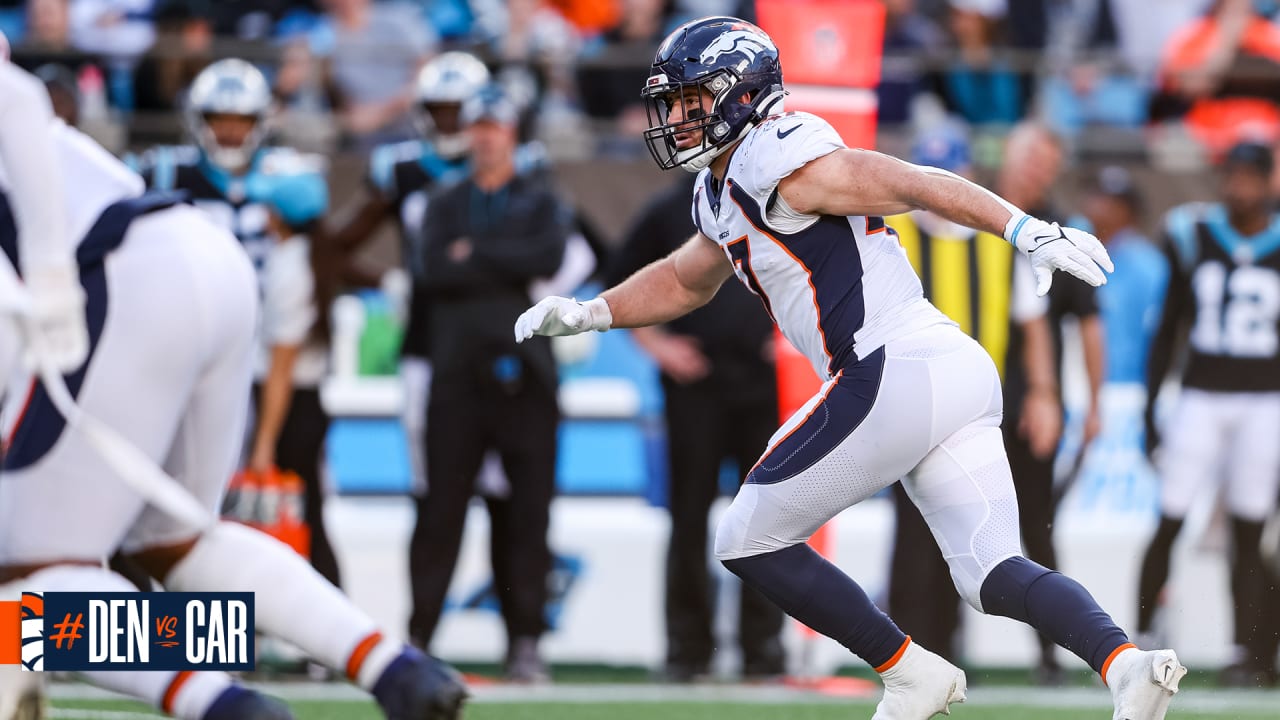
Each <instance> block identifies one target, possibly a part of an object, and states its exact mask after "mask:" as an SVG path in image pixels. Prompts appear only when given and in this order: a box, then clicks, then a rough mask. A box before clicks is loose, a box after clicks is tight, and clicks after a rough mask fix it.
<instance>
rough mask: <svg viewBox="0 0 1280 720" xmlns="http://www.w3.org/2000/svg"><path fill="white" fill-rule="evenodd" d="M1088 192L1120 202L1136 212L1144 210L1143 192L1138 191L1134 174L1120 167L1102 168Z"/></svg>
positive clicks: (1109, 166)
mask: <svg viewBox="0 0 1280 720" xmlns="http://www.w3.org/2000/svg"><path fill="white" fill-rule="evenodd" d="M1088 190H1089V192H1090V193H1093V194H1097V195H1102V196H1104V197H1109V198H1115V199H1117V200H1120V201H1121V202H1123V203H1124V204H1125V205H1128V206H1129V209H1130V210H1133V211H1134V212H1138V211H1140V210H1141V209H1142V192H1141V191H1140V190H1139V189H1138V183H1137V181H1136V180H1134V178H1133V174H1132V173H1130V172H1129V171H1128V170H1126V169H1125V168H1123V167H1120V166H1119V165H1107V166H1105V167H1102V168H1100V169H1099V170H1098V172H1097V173H1096V174H1095V175H1094V176H1093V177H1092V178H1091V180H1090V182H1089V186H1088Z"/></svg>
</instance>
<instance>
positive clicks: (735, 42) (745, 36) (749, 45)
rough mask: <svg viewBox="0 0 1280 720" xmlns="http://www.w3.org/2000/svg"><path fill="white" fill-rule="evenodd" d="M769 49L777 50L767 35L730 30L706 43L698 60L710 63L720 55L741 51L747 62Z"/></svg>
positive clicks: (706, 63)
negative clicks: (713, 40) (705, 47)
mask: <svg viewBox="0 0 1280 720" xmlns="http://www.w3.org/2000/svg"><path fill="white" fill-rule="evenodd" d="M770 50H772V51H773V52H777V51H778V48H776V47H774V45H773V41H772V40H770V39H769V36H768V35H765V34H764V33H762V32H757V31H752V30H730V31H729V32H726V33H724V34H722V35H720V36H719V37H717V38H716V39H715V42H713V43H711V44H710V45H708V46H707V49H706V50H703V51H702V54H701V55H699V56H698V62H700V63H702V64H703V65H710V64H712V63H714V62H715V61H716V60H718V59H719V58H720V56H721V55H728V54H729V53H741V54H743V55H746V56H747V62H754V61H755V59H756V56H757V55H759V54H760V53H762V52H767V51H770Z"/></svg>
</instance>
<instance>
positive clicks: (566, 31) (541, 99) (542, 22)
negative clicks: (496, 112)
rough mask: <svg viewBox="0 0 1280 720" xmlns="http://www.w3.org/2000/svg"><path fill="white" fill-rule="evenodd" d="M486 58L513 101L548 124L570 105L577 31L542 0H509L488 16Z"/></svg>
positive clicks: (578, 44) (579, 41)
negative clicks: (493, 64) (520, 98)
mask: <svg viewBox="0 0 1280 720" xmlns="http://www.w3.org/2000/svg"><path fill="white" fill-rule="evenodd" d="M482 32H483V35H484V38H485V42H486V44H487V45H488V46H489V53H490V55H491V56H492V57H493V58H495V59H496V60H497V62H498V64H499V65H500V69H499V71H498V75H499V82H500V83H502V84H503V85H504V86H507V87H508V92H510V93H511V94H512V97H513V99H516V98H515V93H514V92H512V90H513V89H515V90H517V91H518V92H520V93H521V94H523V95H526V96H527V97H528V98H529V99H528V101H527V103H520V104H521V105H525V107H526V108H528V109H531V110H533V111H534V112H536V113H538V114H540V115H542V116H543V117H542V121H544V122H548V121H550V122H554V121H555V120H556V119H557V118H558V117H562V116H563V113H564V112H567V111H568V110H569V108H570V107H572V106H573V104H574V102H575V99H576V92H575V90H574V77H573V71H574V63H575V61H576V60H577V57H578V53H579V52H580V50H581V47H582V38H581V36H580V35H579V31H578V29H577V28H576V27H575V26H574V25H573V24H572V23H570V22H569V21H568V20H566V19H565V17H564V15H562V14H561V13H560V12H559V11H558V10H557V9H556V8H555V6H553V5H552V4H551V3H550V2H549V1H548V0H509V2H507V3H506V5H505V7H501V8H499V9H497V10H496V11H492V12H489V13H488V14H487V15H486V17H485V21H484V24H483V27H482Z"/></svg>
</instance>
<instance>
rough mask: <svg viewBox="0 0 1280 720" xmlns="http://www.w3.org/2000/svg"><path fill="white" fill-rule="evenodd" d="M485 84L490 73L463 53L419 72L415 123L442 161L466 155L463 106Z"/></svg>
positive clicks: (442, 57) (447, 56)
mask: <svg viewBox="0 0 1280 720" xmlns="http://www.w3.org/2000/svg"><path fill="white" fill-rule="evenodd" d="M488 83H489V69H488V68H487V67H485V65H484V63H483V62H481V61H480V59H479V58H477V57H476V56H474V55H471V54H470V53H465V52H457V51H453V52H447V53H443V54H441V55H439V56H437V57H436V58H435V59H433V60H432V61H431V62H429V63H427V64H426V65H424V66H423V68H422V70H420V71H419V72H418V80H417V82H416V83H415V86H414V99H415V101H416V102H417V110H416V112H414V119H415V121H416V123H417V125H418V129H419V130H420V131H421V132H422V135H423V137H425V138H426V139H427V140H429V141H431V143H432V144H433V145H434V146H435V149H436V152H437V153H439V154H440V156H441V157H443V158H446V159H450V160H452V159H455V158H458V157H461V156H462V155H464V154H465V153H466V152H467V137H466V134H465V133H463V132H462V126H461V123H460V122H459V113H460V112H461V109H462V103H463V102H465V101H466V100H467V99H468V98H470V97H472V96H473V95H475V94H476V93H477V92H479V91H480V89H481V88H483V87H484V86H485V85H487V84H488Z"/></svg>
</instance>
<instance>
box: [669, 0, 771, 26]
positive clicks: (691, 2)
mask: <svg viewBox="0 0 1280 720" xmlns="http://www.w3.org/2000/svg"><path fill="white" fill-rule="evenodd" d="M755 6H756V4H755V0H675V13H674V16H673V17H672V18H671V24H672V25H673V26H675V25H681V24H683V23H686V22H689V21H690V20H697V19H698V18H703V17H708V16H710V15H728V16H729V17H736V18H740V19H742V20H746V21H747V22H749V23H754V22H755V21H756V7H755Z"/></svg>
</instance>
